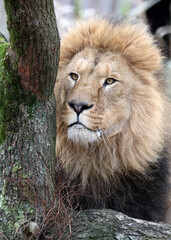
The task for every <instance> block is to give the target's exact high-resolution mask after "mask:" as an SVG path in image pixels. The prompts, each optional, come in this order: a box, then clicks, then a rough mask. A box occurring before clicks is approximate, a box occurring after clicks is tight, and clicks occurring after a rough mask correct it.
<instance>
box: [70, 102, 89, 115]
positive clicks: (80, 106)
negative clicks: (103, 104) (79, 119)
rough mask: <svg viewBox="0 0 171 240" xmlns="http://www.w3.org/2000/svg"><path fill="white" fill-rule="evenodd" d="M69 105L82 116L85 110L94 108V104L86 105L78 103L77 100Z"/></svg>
mask: <svg viewBox="0 0 171 240" xmlns="http://www.w3.org/2000/svg"><path fill="white" fill-rule="evenodd" d="M68 104H69V106H70V107H71V108H72V109H73V110H74V111H75V112H76V113H77V114H80V113H82V112H83V111H84V110H88V109H90V108H92V107H93V104H92V105H89V104H88V103H85V102H79V103H78V102H76V101H75V100H72V101H70V102H68Z"/></svg>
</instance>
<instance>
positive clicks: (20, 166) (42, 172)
mask: <svg viewBox="0 0 171 240" xmlns="http://www.w3.org/2000/svg"><path fill="white" fill-rule="evenodd" d="M5 8H6V12H7V17H8V23H7V24H8V30H9V32H10V45H9V46H7V45H8V44H7V43H6V44H5V46H4V45H3V46H2V44H1V63H0V65H1V66H0V67H1V70H0V72H1V73H0V89H1V90H0V174H1V177H0V204H1V215H0V226H1V232H3V235H6V236H7V237H8V238H9V239H22V240H23V239H27V236H29V234H30V233H27V229H25V233H24V231H23V229H22V226H23V227H24V228H26V227H25V226H26V225H27V223H28V222H30V221H31V220H34V221H36V222H37V223H38V224H39V226H40V225H41V224H42V218H43V219H44V218H45V217H46V215H47V214H48V212H49V211H50V209H51V208H52V206H53V205H54V202H55V196H54V193H55V191H54V172H55V163H56V159H55V138H56V118H55V116H56V112H55V98H54V95H53V88H54V83H55V79H56V74H57V65H58V59H59V36H58V31H57V26H56V18H55V14H54V6H53V1H52V0H48V1H47V0H42V1H39V0H28V1H25V0H5ZM3 47H4V48H5V49H4V48H3ZM5 52H6V53H5ZM44 225H45V223H44ZM39 232H40V231H39ZM1 235H2V233H1ZM39 235H40V234H39Z"/></svg>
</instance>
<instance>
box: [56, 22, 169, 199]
mask: <svg viewBox="0 0 171 240" xmlns="http://www.w3.org/2000/svg"><path fill="white" fill-rule="evenodd" d="M87 47H88V48H90V49H98V50H100V51H101V50H103V51H111V52H113V53H117V54H120V55H121V56H123V58H124V59H126V61H127V62H128V64H129V66H130V68H131V69H133V71H134V72H135V73H136V74H137V75H138V77H139V78H140V80H142V81H143V82H144V84H143V85H135V86H134V93H133V96H134V97H133V99H132V104H131V109H130V115H129V116H130V117H129V118H128V119H127V120H126V123H125V125H124V126H123V128H122V131H121V132H118V134H115V135H112V134H111V135H110V138H109V139H107V140H106V141H102V142H100V143H95V144H92V145H89V146H88V147H86V146H82V145H79V144H78V145H77V146H75V145H74V143H73V142H70V141H68V140H67V129H66V127H65V126H64V125H63V123H62V121H61V120H60V114H61V112H62V103H63V102H64V101H65V95H64V93H63V92H61V84H62V80H61V73H62V71H64V68H65V66H66V65H67V64H68V63H69V62H70V61H71V59H72V58H73V57H74V56H75V55H76V54H77V53H79V52H81V51H82V50H83V49H86V48H87ZM162 68H163V57H162V56H161V54H160V50H159V49H158V47H157V45H156V43H155V41H154V38H153V37H152V36H151V34H150V33H149V32H148V29H147V27H146V26H145V25H144V24H141V23H137V24H136V23H131V22H130V21H123V22H121V23H119V24H118V25H114V24H113V23H110V22H108V20H106V19H101V18H96V19H91V20H89V21H87V22H79V23H78V24H77V26H76V28H74V29H71V30H70V31H69V33H68V34H67V35H66V36H65V37H64V38H63V39H62V42H61V56H60V65H59V75H58V79H57V84H56V86H55V95H56V100H57V118H58V120H57V124H58V126H57V127H58V132H57V144H56V151H57V156H58V157H60V159H61V161H62V163H63V164H64V168H65V170H66V172H67V173H68V174H69V175H71V177H72V178H74V177H76V176H80V177H81V183H82V186H83V187H86V186H91V188H92V191H93V192H94V194H95V195H98V191H99V192H100V191H101V190H98V189H97V188H99V186H102V185H103V183H102V182H104V183H105V182H108V181H111V179H115V178H118V174H120V173H122V172H125V173H128V172H129V170H131V171H138V172H141V173H146V171H147V169H148V166H149V165H150V164H151V163H155V162H156V161H157V159H158V156H159V155H160V153H161V151H162V150H163V147H164V144H165V143H166V138H167V136H166V135H167V134H166V132H167V131H168V128H169V126H168V125H169V123H168V121H169V120H168V119H167V116H168V114H167V111H170V107H169V108H168V104H167V98H166V96H165V94H164V92H163V89H161V85H160V80H158V78H157V73H158V72H159V71H160V70H162ZM112 181H113V180H112ZM103 187H104V186H102V188H103ZM99 194H100V193H99Z"/></svg>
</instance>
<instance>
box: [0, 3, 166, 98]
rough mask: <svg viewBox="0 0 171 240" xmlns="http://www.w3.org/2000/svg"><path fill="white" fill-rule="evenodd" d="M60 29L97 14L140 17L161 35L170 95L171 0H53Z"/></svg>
mask: <svg viewBox="0 0 171 240" xmlns="http://www.w3.org/2000/svg"><path fill="white" fill-rule="evenodd" d="M3 1H4V0H0V32H1V33H2V34H3V35H4V36H5V37H6V38H7V39H8V40H9V34H8V30H7V25H6V14H5V10H4V3H3ZM54 5H55V13H56V18H57V24H58V30H59V33H60V36H61V37H62V36H63V35H64V34H65V33H66V32H67V30H68V28H69V27H72V26H74V24H75V21H76V20H77V19H87V18H89V17H91V16H95V15H108V14H113V15H118V16H132V17H136V18H141V19H142V20H143V21H144V22H145V23H147V24H148V25H149V27H150V30H151V32H152V33H153V34H155V35H156V36H157V38H158V41H159V43H160V46H161V48H162V51H163V54H164V56H165V57H166V69H165V75H166V78H167V83H168V93H169V95H170V97H171V0H54Z"/></svg>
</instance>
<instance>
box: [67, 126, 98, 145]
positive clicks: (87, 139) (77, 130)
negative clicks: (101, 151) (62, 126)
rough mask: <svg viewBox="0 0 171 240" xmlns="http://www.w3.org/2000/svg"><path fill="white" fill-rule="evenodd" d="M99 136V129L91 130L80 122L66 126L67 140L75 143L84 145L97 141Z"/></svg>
mask: <svg viewBox="0 0 171 240" xmlns="http://www.w3.org/2000/svg"><path fill="white" fill-rule="evenodd" d="M99 138H100V133H99V131H96V132H94V131H91V130H89V129H88V128H86V127H84V126H83V125H81V124H75V125H73V126H71V127H69V128H68V140H71V141H73V142H74V143H75V144H81V145H86V146H88V144H89V143H90V144H92V143H95V142H98V141H99Z"/></svg>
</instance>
